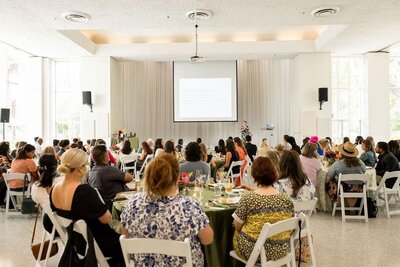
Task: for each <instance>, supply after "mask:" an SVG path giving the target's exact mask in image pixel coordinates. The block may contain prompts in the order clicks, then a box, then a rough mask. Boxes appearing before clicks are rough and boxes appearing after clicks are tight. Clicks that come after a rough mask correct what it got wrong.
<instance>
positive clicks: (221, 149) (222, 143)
mask: <svg viewBox="0 0 400 267" xmlns="http://www.w3.org/2000/svg"><path fill="white" fill-rule="evenodd" d="M214 151H215V153H221V155H226V150H225V141H224V140H223V139H219V141H218V146H216V147H215V148H214Z"/></svg>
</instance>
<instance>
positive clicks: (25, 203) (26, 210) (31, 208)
mask: <svg viewBox="0 0 400 267" xmlns="http://www.w3.org/2000/svg"><path fill="white" fill-rule="evenodd" d="M27 181H28V175H26V174H25V176H24V187H23V188H22V197H23V199H22V204H21V213H22V214H32V213H35V210H36V203H35V202H34V201H33V200H32V198H30V197H27V196H26V195H25V188H28V187H27V186H26V184H27Z"/></svg>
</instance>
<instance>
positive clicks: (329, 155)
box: [324, 150, 339, 166]
mask: <svg viewBox="0 0 400 267" xmlns="http://www.w3.org/2000/svg"><path fill="white" fill-rule="evenodd" d="M338 158H339V154H338V153H335V152H333V151H332V150H327V151H325V154H324V161H325V162H327V165H328V166H331V165H332V164H333V163H335V161H336V160H337V159H338Z"/></svg>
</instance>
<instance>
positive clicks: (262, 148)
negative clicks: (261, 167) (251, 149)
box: [256, 138, 273, 157]
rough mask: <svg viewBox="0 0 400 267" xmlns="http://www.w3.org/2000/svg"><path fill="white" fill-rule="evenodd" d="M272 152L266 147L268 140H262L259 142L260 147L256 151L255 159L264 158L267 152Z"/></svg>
mask: <svg viewBox="0 0 400 267" xmlns="http://www.w3.org/2000/svg"><path fill="white" fill-rule="evenodd" d="M270 150H273V149H272V148H270V147H269V145H268V139H267V138H263V139H262V140H261V144H260V147H259V148H258V150H257V154H256V156H257V157H266V156H267V152H268V151H270Z"/></svg>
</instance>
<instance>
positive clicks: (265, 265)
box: [229, 214, 305, 267]
mask: <svg viewBox="0 0 400 267" xmlns="http://www.w3.org/2000/svg"><path fill="white" fill-rule="evenodd" d="M304 219H305V215H304V214H300V215H299V217H294V218H290V219H286V220H283V221H280V222H277V223H274V224H270V223H266V224H264V226H263V228H262V230H261V233H260V235H259V237H258V239H257V242H256V244H255V245H254V248H253V251H252V252H251V254H250V257H249V259H248V260H247V261H246V260H245V259H242V258H241V257H239V256H238V255H237V254H236V252H235V251H234V250H232V251H231V252H230V253H229V255H231V257H233V258H235V259H236V260H238V261H241V262H243V263H245V264H246V267H250V266H260V265H259V264H256V263H257V260H258V258H259V257H260V258H261V266H262V267H275V266H282V265H287V266H295V264H296V256H295V249H294V239H295V237H296V236H297V235H298V232H299V221H301V220H304ZM286 231H291V235H290V239H289V245H290V250H289V252H288V254H287V255H286V256H285V257H283V258H280V259H278V260H276V261H272V260H270V261H267V258H266V255H265V247H264V246H265V242H266V240H267V238H269V237H273V236H275V235H277V234H280V233H283V232H286Z"/></svg>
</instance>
